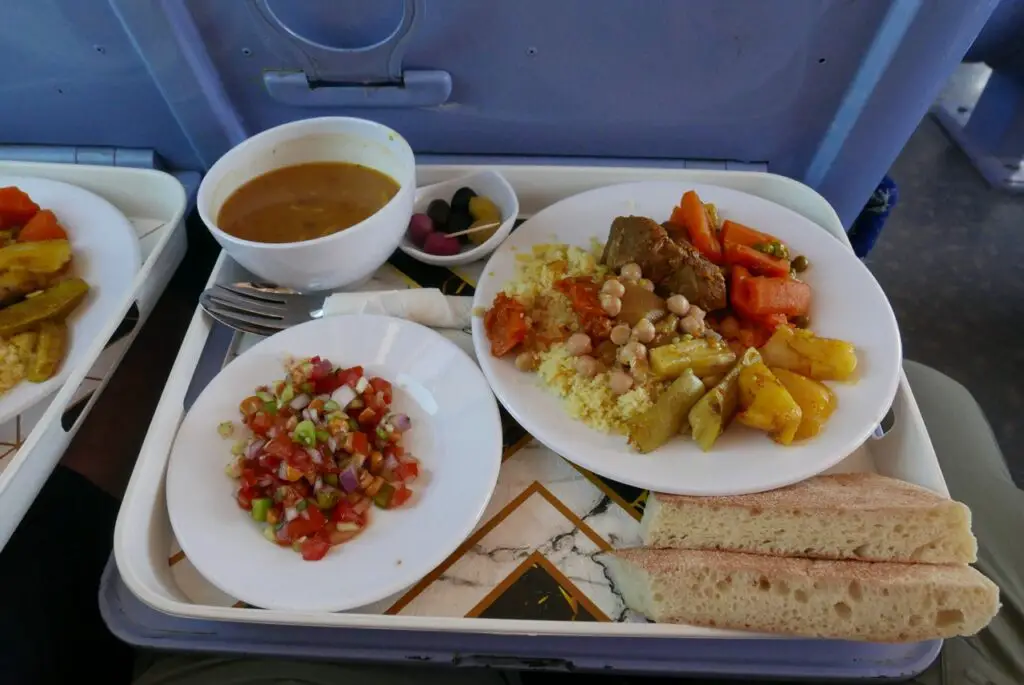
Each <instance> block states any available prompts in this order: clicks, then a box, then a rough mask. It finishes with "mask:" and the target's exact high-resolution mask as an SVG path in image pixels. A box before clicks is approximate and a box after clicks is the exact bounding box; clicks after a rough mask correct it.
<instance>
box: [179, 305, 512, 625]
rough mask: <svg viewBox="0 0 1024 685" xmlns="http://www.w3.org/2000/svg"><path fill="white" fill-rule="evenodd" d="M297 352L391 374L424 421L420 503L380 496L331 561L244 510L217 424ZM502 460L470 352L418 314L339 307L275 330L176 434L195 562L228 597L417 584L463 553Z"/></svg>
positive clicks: (362, 600) (266, 602)
mask: <svg viewBox="0 0 1024 685" xmlns="http://www.w3.org/2000/svg"><path fill="white" fill-rule="evenodd" d="M287 356H294V357H310V356H320V357H323V358H325V359H329V360H330V361H331V362H332V363H334V364H335V365H336V366H345V367H349V366H356V365H360V366H363V367H364V369H365V373H366V375H376V376H380V377H381V378H384V379H386V380H389V381H391V383H392V384H393V387H394V398H395V399H394V404H393V407H394V409H395V411H396V412H401V413H405V414H408V416H409V417H410V419H411V420H412V429H411V430H410V431H409V432H408V433H407V434H406V436H405V439H404V441H403V444H404V445H405V447H406V448H407V449H408V450H409V451H410V452H411V453H412V454H413V455H415V456H416V457H417V458H419V459H420V461H421V463H422V466H421V468H422V469H423V471H422V473H421V475H420V477H419V478H418V479H417V480H416V481H415V482H414V483H413V484H412V486H411V487H412V489H413V491H414V494H413V497H412V499H411V500H410V501H409V503H408V504H406V505H405V506H402V507H400V508H397V509H394V510H381V509H376V508H374V509H373V510H372V513H371V515H370V523H369V525H368V527H367V529H366V530H365V531H364V532H363V533H361V534H360V535H359V536H358V537H356V538H355V539H354V540H352V541H351V542H348V543H345V544H343V545H340V546H337V547H333V548H331V550H330V552H328V554H327V556H326V557H324V558H323V559H322V560H320V561H303V560H302V557H301V555H299V554H298V553H297V552H295V551H293V550H292V549H291V548H290V547H280V546H278V545H275V544H273V543H271V542H268V541H267V540H266V539H264V537H263V534H262V531H261V527H260V526H259V525H258V524H256V523H255V522H253V520H252V518H251V517H250V516H249V514H248V513H247V512H245V511H243V510H242V509H240V508H239V506H238V504H237V503H236V502H235V498H234V493H235V491H236V488H237V485H236V483H237V481H234V480H233V479H231V478H230V477H228V476H227V475H225V473H224V467H225V466H226V465H227V464H228V463H229V462H230V460H231V453H230V450H231V445H232V440H225V439H224V438H222V437H221V436H220V435H219V434H218V432H217V426H218V424H219V423H220V422H222V421H226V420H237V419H238V416H239V415H238V404H239V402H241V401H242V400H243V399H244V398H246V397H248V396H249V395H252V394H253V391H254V390H255V389H256V387H257V386H259V385H263V384H269V383H271V382H273V381H276V380H279V379H281V378H283V377H284V366H283V363H282V362H283V360H284V359H285V357H287ZM500 465H501V421H500V419H499V416H498V405H497V403H496V402H495V401H494V396H493V395H492V394H491V391H490V389H489V388H488V387H487V381H486V380H485V379H484V377H483V375H482V374H481V373H480V370H479V369H478V368H477V366H476V364H474V363H473V361H472V359H470V357H469V356H468V355H467V354H466V353H465V352H463V351H462V350H460V349H459V348H458V347H457V346H456V345H455V344H454V343H452V342H450V341H448V340H446V339H445V338H443V337H442V336H441V335H439V334H438V333H436V332H434V331H432V330H430V329H429V328H425V327H423V326H420V325H419V324H415V323H412V322H409V321H403V320H400V319H392V318H388V317H383V316H369V315H355V316H333V317H328V318H324V319H320V320H318V321H312V322H309V323H305V324H302V325H300V326H296V327H294V328H290V329H288V330H285V331H282V332H281V333H278V334H276V335H274V336H272V337H270V338H267V339H266V340H264V341H262V342H260V343H259V344H257V345H255V346H254V347H252V348H251V349H249V350H247V351H246V352H245V353H243V354H242V355H240V356H239V357H238V358H237V359H235V360H234V361H232V362H231V363H230V364H228V365H227V366H226V367H225V368H224V369H223V370H222V371H221V372H220V373H219V374H217V376H216V377H215V378H214V379H213V380H212V381H211V382H210V384H209V385H208V386H206V389H205V390H203V392H202V394H201V395H200V396H199V398H198V399H197V400H196V402H195V404H194V405H193V406H192V408H191V409H190V410H189V412H188V414H187V415H186V416H185V420H184V421H183V422H182V424H181V427H180V428H179V430H178V434H177V436H176V438H175V441H174V447H173V448H172V451H171V456H170V464H169V465H168V469H167V507H168V510H169V513H170V518H171V525H172V527H173V528H174V534H175V535H176V536H177V538H178V542H179V543H180V544H181V548H182V550H183V551H184V552H185V554H186V555H187V556H188V558H189V560H191V562H192V563H193V564H194V565H195V567H196V569H197V570H198V571H199V573H201V574H202V575H203V576H204V577H205V578H206V579H207V580H209V581H210V582H211V583H213V584H214V585H216V586H217V587H219V588H220V589H221V590H223V591H224V592H226V593H228V594H229V595H231V596H233V597H236V598H238V599H241V600H243V601H245V602H247V603H248V604H251V605H253V606H258V607H262V608H265V609H280V610H292V611H342V610H345V609H352V608H355V607H360V606H364V605H366V604H370V603H372V602H376V601H378V600H381V599H383V598H385V597H388V596H389V595H392V594H394V593H396V592H398V591H400V590H402V589H404V588H406V587H408V586H410V585H412V584H413V583H415V582H416V581H418V580H419V579H421V578H422V577H423V576H425V575H426V574H427V573H429V572H430V571H431V570H432V569H433V568H434V567H435V566H437V565H438V564H439V563H441V561H443V560H444V559H445V557H447V556H448V555H449V554H451V553H452V552H453V551H454V550H455V548H456V547H458V546H459V545H460V544H461V543H462V541H463V540H465V539H466V537H467V536H468V535H469V534H470V532H472V530H473V527H474V526H475V525H476V523H477V521H478V520H479V519H480V516H482V515H483V512H484V508H485V507H486V506H487V502H488V501H489V500H490V497H491V493H492V491H493V490H494V485H495V483H496V482H497V479H498V468H499V466H500Z"/></svg>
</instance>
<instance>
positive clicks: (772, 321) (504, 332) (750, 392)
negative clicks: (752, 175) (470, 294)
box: [473, 182, 901, 495]
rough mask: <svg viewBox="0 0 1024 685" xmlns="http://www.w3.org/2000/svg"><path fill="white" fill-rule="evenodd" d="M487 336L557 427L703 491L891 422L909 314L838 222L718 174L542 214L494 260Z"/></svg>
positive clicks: (647, 479) (637, 471)
mask: <svg viewBox="0 0 1024 685" xmlns="http://www.w3.org/2000/svg"><path fill="white" fill-rule="evenodd" d="M474 313H475V314H476V316H474V319H473V339H474V346H475V349H476V352H477V356H478V358H479V360H480V364H481V368H482V369H483V371H484V373H485V375H486V376H487V378H488V380H489V381H490V383H491V387H492V388H493V390H494V392H495V394H496V395H497V396H498V399H499V400H501V402H502V403H503V404H504V405H505V407H506V408H507V409H508V410H509V412H510V413H511V414H512V415H513V416H514V417H515V418H516V419H517V420H518V421H519V422H520V423H521V424H522V425H523V427H524V428H526V430H528V431H529V432H530V433H531V434H532V435H534V436H535V437H536V438H537V439H539V440H540V441H541V442H543V443H545V444H546V445H547V446H549V447H550V448H552V449H553V450H555V451H556V452H558V453H559V454H561V455H563V456H564V457H566V458H567V459H569V460H570V461H573V462H575V463H576V464H578V465H580V466H582V467H584V468H587V469H589V470H591V471H594V472H596V473H599V474H601V475H603V476H607V477H609V478H613V479H615V480H617V481H620V482H623V483H627V484H630V485H634V486H637V487H642V488H650V489H653V490H658V491H661V492H672V493H679V494H693V495H725V494H740V493H745V492H756V491H762V490H768V489H772V488H776V487H780V486H783V485H787V484H790V483H794V482H797V481H799V480H802V479H804V478H807V477H810V476H812V475H815V474H817V473H820V472H822V471H824V470H826V469H827V468H829V467H831V466H833V465H834V464H836V463H837V462H839V461H840V460H841V459H842V458H843V457H845V456H847V455H848V454H849V453H851V452H852V451H853V450H855V449H856V448H857V447H858V446H859V445H861V444H862V443H863V442H864V441H865V440H866V439H868V437H869V436H870V435H871V434H872V432H873V431H874V430H875V428H876V426H877V425H878V422H879V421H880V420H881V419H882V418H883V417H884V415H885V413H886V412H887V411H888V409H889V406H890V404H891V402H892V399H893V397H894V396H895V393H896V387H897V384H898V381H899V373H900V362H901V346H900V336H899V330H898V327H897V325H896V318H895V315H894V314H893V311H892V308H891V307H890V305H889V302H888V300H887V299H886V297H885V294H884V293H883V292H882V289H881V287H880V286H879V285H878V283H877V282H876V281H875V279H874V277H873V276H872V275H871V273H870V272H869V271H868V269H867V268H866V267H865V266H864V265H863V264H862V263H861V262H860V261H859V260H858V259H857V258H856V257H855V256H854V255H853V253H852V252H851V251H850V250H849V249H848V248H847V247H846V246H844V245H843V244H842V243H841V242H839V240H837V239H836V238H835V237H833V236H831V235H830V234H829V233H828V232H826V231H825V230H824V229H822V228H821V227H820V226H818V225H816V224H814V223H812V222H811V221H809V220H808V219H806V218H804V217H802V216H800V215H799V214H797V213H795V212H793V211H791V210H789V209H786V208H784V207H782V206H780V205H777V204H774V203H772V202H769V201H767V200H765V199H763V198H759V197H756V196H753V195H749V194H746V193H742V192H739V191H736V190H732V189H727V188H721V187H717V186H707V185H692V186H685V185H681V184H679V183H677V182H645V183H632V184H624V185H618V186H610V187H606V188H600V189H596V190H592V191H588V192H586V193H583V194H580V195H577V196H574V197H571V198H568V199H566V200H563V201H562V202H559V203H557V204H555V205H552V206H551V207H548V208H547V209H545V210H543V211H541V212H539V213H538V214H536V215H535V216H533V217H532V218H531V219H529V220H528V221H527V222H525V223H524V224H523V225H522V226H520V227H519V229H518V230H516V231H515V232H514V233H513V234H512V235H511V237H510V238H509V239H508V240H507V241H506V242H505V243H504V244H503V245H502V247H501V248H499V250H498V251H497V252H495V254H494V256H493V257H492V258H491V260H490V261H489V262H488V264H487V266H486V268H485V269H484V273H483V275H482V277H481V279H480V282H479V284H478V286H477V289H476V294H475V297H474Z"/></svg>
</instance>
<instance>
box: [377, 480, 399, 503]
mask: <svg viewBox="0 0 1024 685" xmlns="http://www.w3.org/2000/svg"><path fill="white" fill-rule="evenodd" d="M394 494H395V486H393V485H391V483H384V485H382V486H380V490H378V491H377V494H376V495H374V496H373V503H374V504H376V505H377V506H378V507H380V508H381V509H387V508H388V505H389V504H391V498H392V496H394Z"/></svg>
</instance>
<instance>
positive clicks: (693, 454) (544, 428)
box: [473, 182, 901, 495]
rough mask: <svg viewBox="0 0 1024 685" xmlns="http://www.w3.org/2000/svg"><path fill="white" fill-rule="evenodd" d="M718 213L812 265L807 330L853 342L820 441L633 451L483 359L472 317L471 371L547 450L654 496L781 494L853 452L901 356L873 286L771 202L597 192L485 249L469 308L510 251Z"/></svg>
mask: <svg viewBox="0 0 1024 685" xmlns="http://www.w3.org/2000/svg"><path fill="white" fill-rule="evenodd" d="M691 189H693V190H696V191H697V192H698V193H699V194H700V197H701V199H702V200H703V201H705V202H713V203H715V204H716V205H717V207H718V211H719V212H720V214H721V216H722V218H723V219H732V220H734V221H738V222H740V223H743V224H746V225H748V226H752V227H754V228H757V229H759V230H762V231H765V232H768V233H771V234H774V235H775V236H777V237H778V238H780V239H782V240H784V241H786V242H787V243H788V244H789V245H790V248H791V251H792V252H794V253H795V254H803V255H806V256H807V258H808V259H809V260H810V263H811V268H810V269H809V270H808V271H807V272H805V273H804V274H802V275H801V276H802V277H803V278H805V280H806V281H807V282H808V283H810V285H811V287H812V289H813V302H812V306H811V313H810V318H811V322H812V323H811V329H812V330H813V331H815V332H816V333H818V334H820V335H822V336H826V337H831V338H841V339H843V340H848V341H850V342H852V343H854V344H855V345H856V346H857V358H858V367H859V368H858V373H859V379H858V381H857V382H856V383H829V384H828V385H829V386H830V387H831V388H832V389H833V390H834V391H835V393H836V396H837V398H838V408H837V409H836V412H835V413H834V414H833V415H832V417H831V418H830V419H829V422H828V424H827V425H826V426H825V429H824V430H823V431H822V433H821V434H819V435H818V436H817V437H815V438H813V439H810V440H806V441H802V442H800V443H796V444H793V445H791V446H788V447H784V446H781V445H778V444H776V443H774V442H773V441H771V440H770V439H769V438H768V437H766V436H765V435H764V434H763V433H758V432H755V431H753V430H750V429H747V428H745V427H742V426H739V425H732V426H730V427H729V429H728V430H727V431H726V432H725V434H724V435H723V436H722V437H721V438H720V439H719V440H718V441H717V442H716V443H715V445H714V447H713V448H712V450H711V451H710V452H708V453H704V452H702V451H701V450H700V448H698V447H697V445H696V444H695V443H694V442H692V441H691V440H689V439H686V438H675V439H673V440H671V441H670V442H669V443H668V444H666V445H665V446H663V447H661V448H660V449H658V450H655V451H654V452H652V453H650V454H637V453H636V452H634V451H632V450H631V449H629V448H628V446H627V445H626V439H625V437H624V436H621V435H609V434H606V433H602V432H600V431H597V430H594V429H592V428H589V427H588V426H586V425H585V424H584V423H582V422H581V421H578V420H575V419H573V418H571V417H570V416H569V414H568V413H566V411H565V409H564V407H563V406H562V400H561V399H560V398H558V397H557V396H556V395H554V394H552V393H551V392H549V391H548V390H546V389H544V388H543V387H542V386H541V385H540V384H539V381H538V379H537V377H536V375H535V374H529V373H522V372H520V371H518V370H516V368H515V365H514V364H513V359H512V355H509V356H508V357H506V358H504V359H495V358H494V357H492V356H491V354H490V348H489V345H488V342H487V337H486V334H485V333H484V328H483V319H482V318H480V317H474V319H473V344H474V346H475V349H476V353H477V357H478V359H479V361H480V367H481V368H482V369H483V372H484V374H485V375H486V376H487V379H488V380H489V381H490V383H491V388H492V389H493V390H494V393H495V394H496V395H497V396H498V399H499V400H500V401H501V403H502V404H504V405H505V408H506V409H508V411H509V413H511V414H512V416H514V417H515V418H516V420H517V421H519V423H520V424H522V426H523V428H525V429H526V430H527V431H529V432H530V433H531V434H532V435H533V436H534V437H536V438H537V439H538V440H540V441H541V442H543V443H544V444H545V445H547V446H548V447H550V448H551V449H553V450H554V451H555V452H557V453H559V454H561V455H562V456H564V457H565V458H566V459H568V460H569V461H572V462H574V463H576V464H578V465H580V466H582V467H584V468H586V469H589V470H591V471H594V472H596V473H599V474H601V475H603V476H606V477H608V478H612V479H614V480H617V481H619V482H622V483H627V484H629V485H634V486H636V487H641V488H649V489H653V490H657V491H660V492H669V493H677V494H690V495H731V494H742V493H748V492H759V491H763V490H769V489H772V488H777V487H782V486H784V485H788V484H790V483H795V482H797V481H800V480H803V479H805V478H809V477H810V476H813V475H815V474H818V473H821V472H822V471H824V470H826V469H828V468H829V467H831V466H833V465H835V464H836V463H838V462H839V461H840V460H842V459H843V458H844V457H845V456H847V455H848V454H850V453H851V452H853V450H855V449H856V448H857V447H858V446H859V445H861V444H862V443H863V442H864V441H865V440H866V439H867V438H868V437H869V436H870V435H871V433H872V431H873V430H874V428H875V426H876V425H878V422H879V421H880V420H881V419H882V417H883V416H885V413H886V412H887V411H888V409H889V406H890V405H891V403H892V399H893V397H894V396H895V394H896V386H897V383H898V381H899V372H900V363H901V350H900V335H899V329H898V328H897V325H896V317H895V316H894V315H893V311H892V308H891V307H890V306H889V302H888V300H887V299H886V297H885V294H884V293H883V292H882V289H881V287H880V286H879V285H878V283H877V282H876V281H875V279H874V277H873V276H872V275H871V273H870V272H869V271H868V270H867V268H866V267H865V266H864V265H863V264H862V263H861V262H860V260H858V259H857V258H856V257H855V256H854V254H853V253H852V252H851V251H850V250H849V249H848V248H847V247H845V246H844V245H843V244H841V243H840V242H839V241H838V240H836V239H835V238H834V237H832V236H831V235H829V234H828V233H827V232H826V231H825V230H824V229H822V228H821V227H820V226H818V225H816V224H814V223H812V222H811V221H810V220H808V219H806V218H804V217H802V216H800V215H799V214H796V213H795V212H792V211H790V210H788V209H786V208H784V207H780V206H779V205H776V204H774V203H772V202H769V201H767V200H764V199H762V198H759V197H755V196H753V195H747V194H746V193H742V192H739V191H736V190H731V189H727V188H719V187H716V186H707V185H686V184H682V183H677V182H645V183H629V184H624V185H617V186H611V187H607V188H599V189H596V190H592V191H589V192H586V193H582V194H580V195H576V196H574V197H571V198H568V199H566V200H563V201H562V202H559V203H557V204H555V205H552V206H551V207H548V208H546V209H544V210H543V211H541V212H539V213H538V214H536V215H535V216H533V217H532V218H531V219H529V220H528V221H527V222H526V223H524V224H523V225H522V226H520V227H519V228H518V229H517V230H516V231H514V232H513V233H512V235H511V236H510V237H509V239H508V240H507V241H505V243H504V244H503V245H502V246H501V247H500V248H499V249H498V250H497V251H496V252H495V253H494V255H493V256H492V257H491V259H490V261H489V262H488V263H487V266H486V267H485V268H484V270H483V276H482V277H481V278H480V282H479V284H478V285H477V288H476V296H475V299H474V309H478V308H487V307H489V306H490V304H491V302H492V301H493V300H494V297H495V295H496V294H497V293H498V292H499V291H500V290H501V288H502V287H503V286H504V284H505V283H507V282H508V281H509V280H511V279H512V278H513V277H514V275H515V256H516V254H517V252H522V251H527V250H529V249H530V248H531V247H532V246H533V245H536V244H540V243H568V244H571V245H576V246H579V247H583V248H589V247H590V245H591V240H592V239H594V238H596V239H598V240H600V241H601V242H604V241H606V240H607V237H608V230H609V228H610V226H611V223H612V220H613V219H614V218H615V217H617V216H622V215H630V214H632V215H641V216H647V217H651V218H652V219H654V220H655V221H658V222H659V223H660V222H662V221H666V220H667V219H668V217H669V214H670V213H671V211H672V208H673V206H675V205H676V204H678V202H679V200H680V198H681V197H682V194H683V193H684V192H685V191H687V190H691Z"/></svg>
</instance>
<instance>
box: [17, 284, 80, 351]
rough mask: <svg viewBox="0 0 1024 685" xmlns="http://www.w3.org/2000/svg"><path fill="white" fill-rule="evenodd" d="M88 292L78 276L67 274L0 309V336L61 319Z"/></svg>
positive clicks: (72, 309) (64, 317)
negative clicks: (39, 290)
mask: <svg viewBox="0 0 1024 685" xmlns="http://www.w3.org/2000/svg"><path fill="white" fill-rule="evenodd" d="M88 292H89V284H88V283H86V282H85V281H83V280H82V279H81V278H69V279H68V280H66V281H61V282H60V283H57V284H56V285H54V286H52V287H50V288H47V289H46V290H44V291H43V292H41V293H40V294H38V295H35V296H34V297H30V298H28V299H27V300H24V301H23V302H19V303H17V304H12V305H11V306H10V307H7V308H6V309H0V338H6V337H8V336H11V335H16V334H18V333H21V332H22V331H27V330H29V329H31V328H35V327H36V326H38V325H39V324H40V323H42V322H43V321H51V320H52V321H63V320H64V319H66V318H67V316H68V314H70V313H71V312H73V311H74V310H75V307H77V306H78V305H79V304H80V303H81V302H82V300H84V299H85V296H86V295H87V294H88Z"/></svg>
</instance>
